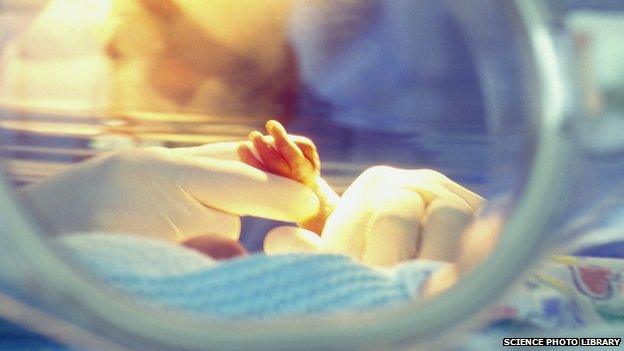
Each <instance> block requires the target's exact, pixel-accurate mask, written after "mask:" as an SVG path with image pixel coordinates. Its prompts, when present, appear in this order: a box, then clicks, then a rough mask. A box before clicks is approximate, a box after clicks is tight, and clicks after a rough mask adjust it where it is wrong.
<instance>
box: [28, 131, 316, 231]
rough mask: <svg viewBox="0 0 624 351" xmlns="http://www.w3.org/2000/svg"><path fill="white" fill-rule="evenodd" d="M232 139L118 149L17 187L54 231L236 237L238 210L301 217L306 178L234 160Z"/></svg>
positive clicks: (309, 195) (311, 197)
mask: <svg viewBox="0 0 624 351" xmlns="http://www.w3.org/2000/svg"><path fill="white" fill-rule="evenodd" d="M237 147H238V143H219V144H212V145H205V146H201V147H193V148H179V149H167V148H136V149H126V150H117V151H114V152H110V153H106V154H103V155H101V156H98V157H95V158H93V159H91V160H88V161H86V162H84V163H82V164H80V165H78V166H76V167H74V168H72V169H70V170H69V171H67V172H63V173H61V174H58V175H55V176H53V177H51V178H49V179H46V180H44V181H43V182H41V183H38V184H34V185H32V186H29V187H27V188H25V189H23V190H22V192H23V194H24V195H25V197H26V199H27V200H29V202H28V203H27V204H30V205H32V206H33V207H34V208H35V209H36V210H37V212H39V214H40V217H41V218H42V220H43V224H44V225H46V226H47V227H48V228H49V229H50V230H51V231H52V232H54V233H69V232H78V231H114V232H125V233H134V234H140V235H146V236H152V237H159V238H163V239H169V240H177V241H182V240H185V239H188V238H191V237H195V236H199V235H204V234H215V235H221V236H224V237H228V238H231V239H237V238H238V236H239V235H240V218H239V216H242V215H253V216H258V217H265V218H269V219H275V220H281V221H291V222H300V221H303V220H305V219H307V218H309V217H312V216H313V215H314V214H315V213H316V212H317V211H318V208H319V201H318V198H317V196H316V195H315V194H314V193H313V192H312V191H311V190H309V189H308V188H306V187H305V186H303V185H301V184H299V183H297V182H295V181H293V180H290V179H286V178H283V177H279V176H276V175H273V174H269V173H266V172H263V171H260V170H258V169H256V168H253V167H251V166H248V165H246V164H244V163H242V162H239V161H238V156H237V153H236V149H237Z"/></svg>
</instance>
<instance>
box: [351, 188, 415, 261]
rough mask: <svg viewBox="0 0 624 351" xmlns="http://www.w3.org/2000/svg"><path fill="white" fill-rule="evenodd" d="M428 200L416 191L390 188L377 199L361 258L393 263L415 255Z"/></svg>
mask: <svg viewBox="0 0 624 351" xmlns="http://www.w3.org/2000/svg"><path fill="white" fill-rule="evenodd" d="M424 211H425V202H424V201H423V199H422V198H421V197H420V195H418V194H417V193H415V192H412V191H409V190H406V189H387V191H385V192H384V193H383V198H380V199H379V200H378V203H377V204H376V207H375V209H374V211H373V213H372V216H371V217H370V221H369V224H368V225H367V228H366V233H365V244H364V251H363V253H362V261H364V262H365V263H368V264H371V265H375V266H392V265H395V264H397V263H399V262H403V261H407V260H410V259H413V258H415V257H416V255H417V253H418V247H419V242H420V241H421V240H420V236H421V220H422V218H423V214H424Z"/></svg>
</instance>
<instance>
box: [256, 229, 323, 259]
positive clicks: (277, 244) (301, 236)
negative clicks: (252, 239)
mask: <svg viewBox="0 0 624 351" xmlns="http://www.w3.org/2000/svg"><path fill="white" fill-rule="evenodd" d="M320 245H321V239H320V238H319V236H318V235H316V233H313V232H311V231H309V230H305V229H301V228H297V227H287V226H282V227H277V228H275V229H272V230H271V231H270V232H269V233H268V234H267V235H266V237H265V238H264V253H266V254H267V255H278V254H286V253H295V252H317V251H318V250H319V248H320Z"/></svg>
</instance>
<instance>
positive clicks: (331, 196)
mask: <svg viewBox="0 0 624 351" xmlns="http://www.w3.org/2000/svg"><path fill="white" fill-rule="evenodd" d="M266 130H267V132H268V135H262V134H261V133H260V132H258V131H254V132H251V133H250V134H249V140H248V141H245V142H242V143H241V144H240V146H239V148H238V155H239V157H240V159H241V161H243V162H245V163H247V164H249V165H251V166H253V167H256V168H258V169H261V170H264V171H267V172H271V173H274V174H277V175H280V176H283V177H286V178H290V179H292V180H295V181H297V182H300V183H302V184H304V185H306V186H307V187H309V188H310V189H312V190H313V191H314V192H315V193H316V194H317V196H318V197H319V199H320V202H321V207H320V210H319V212H318V213H317V214H316V216H314V217H312V218H310V219H308V220H306V221H304V222H301V223H298V225H299V226H300V227H301V228H304V229H308V230H311V231H313V232H315V233H317V234H319V235H320V233H321V232H322V230H323V227H324V226H325V221H326V220H327V217H329V215H330V214H331V213H332V211H333V210H334V208H335V207H336V203H337V202H338V199H339V197H338V195H337V194H336V193H335V192H334V191H333V190H332V189H331V187H330V186H329V185H328V184H327V183H326V182H325V181H324V180H323V179H322V178H321V176H320V172H321V162H320V159H319V156H318V153H317V151H316V146H315V145H314V143H313V142H312V141H311V140H310V139H308V138H304V137H297V136H289V135H288V134H287V133H286V130H285V129H284V127H283V126H282V125H281V124H280V123H279V122H277V121H274V120H271V121H268V122H267V123H266Z"/></svg>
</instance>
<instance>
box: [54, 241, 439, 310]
mask: <svg viewBox="0 0 624 351" xmlns="http://www.w3.org/2000/svg"><path fill="white" fill-rule="evenodd" d="M58 244H59V245H61V247H62V248H63V249H66V250H69V254H70V255H72V256H73V257H74V258H75V259H76V260H77V261H78V262H79V263H80V264H81V266H84V267H86V268H87V269H88V270H89V271H90V272H92V273H93V274H95V275H96V276H97V277H99V278H101V279H103V280H104V281H105V282H107V283H109V284H111V285H113V286H115V287H116V288H118V289H119V290H121V291H122V292H125V293H128V294H129V295H130V296H131V297H134V298H137V299H140V300H143V301H149V302H151V303H153V304H154V305H156V306H160V307H162V308H166V309H175V310H176V311H186V312H192V313H195V314H199V315H201V316H217V317H221V318H227V319H240V318H255V319H258V318H260V319H261V318H271V317H276V316H291V315H298V314H305V315H309V314H311V313H328V312H336V311H346V310H363V309H370V308H374V307H377V306H381V305H384V304H387V303H393V302H400V301H406V300H408V299H411V298H417V297H418V295H419V293H420V289H421V287H422V285H423V283H424V282H425V281H426V278H427V277H428V276H429V274H431V272H432V271H433V270H434V269H436V268H437V267H438V266H439V263H436V262H425V261H420V262H413V263H412V264H410V265H403V266H399V267H397V268H396V269H392V270H382V269H374V268H370V267H367V266H364V265H361V264H359V263H357V262H355V261H353V260H351V259H349V258H348V257H346V256H342V255H334V254H288V255H278V256H266V255H263V254H253V255H249V256H246V257H243V258H238V259H233V260H229V261H221V262H219V263H217V262H215V261H213V260H212V259H210V258H209V257H207V256H204V255H201V254H199V253H196V252H195V251H192V250H190V249H187V248H184V247H182V246H180V245H175V244H171V243H167V242H161V241H155V240H149V239H145V238H140V237H128V236H121V235H110V234H108V235H106V234H88V235H73V236H67V237H65V238H63V239H60V240H59V242H58Z"/></svg>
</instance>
